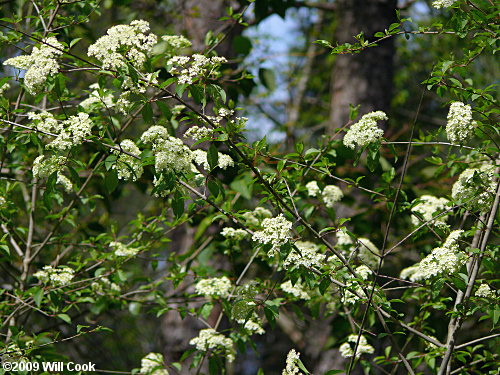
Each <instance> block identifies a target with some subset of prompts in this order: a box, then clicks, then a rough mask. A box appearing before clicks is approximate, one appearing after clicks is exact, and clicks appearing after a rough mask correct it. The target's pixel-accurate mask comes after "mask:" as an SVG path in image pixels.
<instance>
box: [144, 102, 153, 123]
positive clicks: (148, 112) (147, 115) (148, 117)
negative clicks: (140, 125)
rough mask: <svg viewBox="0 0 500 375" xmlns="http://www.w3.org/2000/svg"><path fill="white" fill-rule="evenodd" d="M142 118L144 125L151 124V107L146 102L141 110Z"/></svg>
mask: <svg viewBox="0 0 500 375" xmlns="http://www.w3.org/2000/svg"><path fill="white" fill-rule="evenodd" d="M142 118H143V119H144V122H145V123H146V124H152V123H153V107H152V105H151V103H150V102H146V104H144V107H143V108H142Z"/></svg>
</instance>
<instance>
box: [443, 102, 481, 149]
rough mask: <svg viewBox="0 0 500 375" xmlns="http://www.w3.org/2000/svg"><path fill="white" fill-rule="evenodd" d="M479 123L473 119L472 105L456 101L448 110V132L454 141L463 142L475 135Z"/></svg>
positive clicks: (450, 138)
mask: <svg viewBox="0 0 500 375" xmlns="http://www.w3.org/2000/svg"><path fill="white" fill-rule="evenodd" d="M476 126H477V123H476V121H474V120H473V119H472V109H471V106H470V105H465V104H464V103H462V102H454V103H452V104H451V106H450V111H449V112H448V123H447V124H446V134H447V135H448V139H449V140H450V142H452V143H459V144H462V143H464V142H465V141H466V140H468V139H470V138H471V137H472V136H473V135H474V129H475V128H476Z"/></svg>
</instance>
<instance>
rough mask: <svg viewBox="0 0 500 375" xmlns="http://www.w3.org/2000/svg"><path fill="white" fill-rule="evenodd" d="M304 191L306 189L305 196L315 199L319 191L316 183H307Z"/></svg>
mask: <svg viewBox="0 0 500 375" xmlns="http://www.w3.org/2000/svg"><path fill="white" fill-rule="evenodd" d="M306 189H307V194H308V195H309V196H310V197H316V196H317V195H318V194H319V192H320V191H321V190H320V188H319V186H318V183H317V182H316V181H309V182H308V183H307V184H306Z"/></svg>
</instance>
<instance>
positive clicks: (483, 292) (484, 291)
mask: <svg viewBox="0 0 500 375" xmlns="http://www.w3.org/2000/svg"><path fill="white" fill-rule="evenodd" d="M474 295H475V296H476V297H483V298H492V297H495V292H494V291H493V290H491V288H490V286H489V285H488V284H486V283H483V284H481V285H480V286H479V288H477V290H476V293H475V294H474Z"/></svg>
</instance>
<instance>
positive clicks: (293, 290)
mask: <svg viewBox="0 0 500 375" xmlns="http://www.w3.org/2000/svg"><path fill="white" fill-rule="evenodd" d="M280 288H281V290H283V291H284V292H286V293H289V294H291V295H293V296H294V297H296V298H299V299H304V300H308V299H311V296H309V293H307V291H306V290H305V288H304V286H303V285H302V284H301V283H300V282H298V281H297V282H296V283H295V285H292V282H291V281H290V280H288V281H286V282H284V283H283V284H281V285H280Z"/></svg>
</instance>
